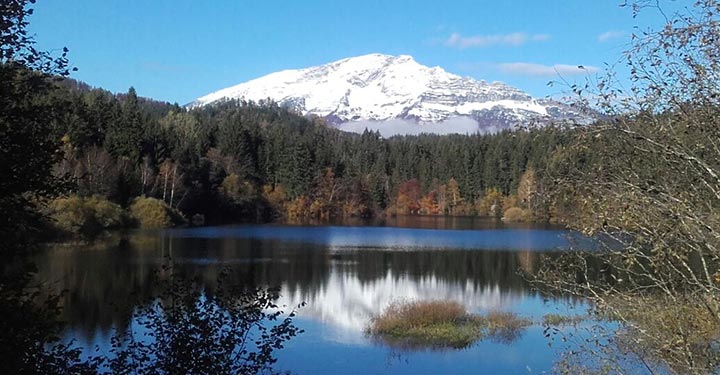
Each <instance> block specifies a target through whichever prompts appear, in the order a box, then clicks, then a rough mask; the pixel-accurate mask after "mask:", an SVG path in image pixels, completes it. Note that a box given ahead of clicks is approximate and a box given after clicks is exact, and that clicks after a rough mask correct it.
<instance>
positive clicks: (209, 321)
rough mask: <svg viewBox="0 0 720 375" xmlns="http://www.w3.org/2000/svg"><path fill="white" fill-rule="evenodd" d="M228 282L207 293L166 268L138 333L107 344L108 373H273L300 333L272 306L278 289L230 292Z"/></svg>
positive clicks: (141, 311) (141, 313)
mask: <svg viewBox="0 0 720 375" xmlns="http://www.w3.org/2000/svg"><path fill="white" fill-rule="evenodd" d="M225 275H226V273H225V272H223V274H221V276H220V277H219V278H218V288H217V290H216V291H215V292H214V293H213V294H210V293H208V292H205V291H203V290H202V288H201V284H200V283H199V282H195V281H189V280H186V279H184V278H182V277H180V276H177V275H175V274H174V272H173V268H172V267H171V266H165V267H163V268H162V269H161V271H160V272H159V276H160V277H161V278H162V277H165V279H164V280H161V282H162V283H163V289H162V292H161V294H160V295H159V296H158V297H157V298H155V299H154V300H153V301H152V302H151V303H149V304H147V305H145V306H143V307H140V308H138V309H137V310H136V311H135V312H134V314H133V318H132V320H133V321H135V322H136V327H132V325H131V326H130V327H128V329H127V330H126V331H125V332H118V333H117V334H116V335H115V336H114V337H113V339H112V349H111V355H110V358H109V359H108V360H107V367H108V368H109V369H110V370H111V373H117V374H126V373H133V374H158V373H160V374H256V373H259V372H270V370H271V365H272V364H274V363H275V362H276V358H275V353H276V351H277V350H279V349H282V348H283V346H284V344H285V342H287V341H288V340H290V339H291V338H293V337H294V336H296V335H297V334H299V333H301V332H302V330H300V329H298V328H297V327H296V326H294V325H293V324H292V318H293V317H294V316H295V312H294V311H292V312H290V313H289V314H287V315H285V314H284V313H283V311H281V310H280V309H279V307H278V306H277V305H275V304H274V302H273V301H275V300H276V299H277V298H278V292H279V290H278V289H258V288H250V289H248V288H238V287H231V286H228V285H225V283H224V278H225ZM298 307H299V306H298ZM138 327H139V328H138Z"/></svg>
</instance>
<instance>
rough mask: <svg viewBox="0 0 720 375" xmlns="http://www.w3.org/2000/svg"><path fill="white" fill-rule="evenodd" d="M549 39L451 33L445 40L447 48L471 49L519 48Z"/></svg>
mask: <svg viewBox="0 0 720 375" xmlns="http://www.w3.org/2000/svg"><path fill="white" fill-rule="evenodd" d="M548 39H550V35H548V34H526V33H510V34H495V35H473V36H462V35H460V34H458V33H453V34H452V35H450V37H449V38H447V39H446V40H445V45H446V46H448V47H457V48H471V47H478V48H480V47H491V46H498V45H499V46H521V45H523V44H525V43H527V42H543V41H546V40H548Z"/></svg>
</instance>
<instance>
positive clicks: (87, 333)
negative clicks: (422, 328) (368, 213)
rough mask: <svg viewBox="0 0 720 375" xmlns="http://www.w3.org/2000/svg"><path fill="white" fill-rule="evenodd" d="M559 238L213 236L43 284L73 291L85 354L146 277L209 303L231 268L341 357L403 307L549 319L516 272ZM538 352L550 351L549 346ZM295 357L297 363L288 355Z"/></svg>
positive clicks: (221, 232) (126, 251)
mask: <svg viewBox="0 0 720 375" xmlns="http://www.w3.org/2000/svg"><path fill="white" fill-rule="evenodd" d="M564 234H566V233H565V232H562V231H557V230H531V229H523V228H496V229H491V230H483V231H471V230H448V231H438V230H430V229H404V228H390V227H363V228H357V227H342V226H336V227H308V226H239V227H216V228H198V229H185V230H174V231H162V232H146V233H136V234H133V235H130V236H125V237H123V238H118V239H113V240H111V241H109V242H108V243H106V244H104V245H96V246H94V247H92V248H82V247H61V248H54V249H50V250H48V251H46V252H45V253H43V254H40V255H38V257H37V260H36V262H37V265H38V268H39V273H38V280H40V281H42V282H48V283H50V284H51V285H52V286H53V287H54V288H55V290H56V291H58V292H59V291H61V290H66V291H67V292H66V293H65V294H64V295H63V300H62V304H63V307H64V310H63V314H64V315H63V318H64V320H66V321H67V322H68V324H69V327H70V328H69V329H70V332H71V335H72V336H74V337H78V338H80V339H81V340H80V342H81V343H84V344H88V343H91V344H95V343H98V341H102V340H103V339H104V338H107V337H108V334H109V332H110V331H111V329H113V328H119V329H125V328H126V327H127V325H128V324H129V322H127V321H126V320H125V319H126V318H127V317H128V316H129V315H130V313H131V311H132V309H133V308H134V307H135V306H133V305H132V304H131V303H129V301H137V300H138V299H139V298H138V297H140V298H142V297H145V296H149V295H153V294H155V293H156V292H157V290H156V288H157V286H156V285H154V283H153V281H152V280H153V278H152V277H151V275H152V273H153V272H154V271H155V270H157V268H158V267H159V265H160V264H161V263H162V262H163V259H164V257H171V258H172V259H173V261H174V262H175V264H176V266H175V269H176V270H178V271H179V272H182V273H184V274H186V275H187V276H189V277H199V278H200V280H202V283H203V284H204V286H205V288H206V290H207V292H208V293H213V291H214V290H215V288H216V285H215V284H216V280H217V276H218V274H219V273H220V272H221V271H222V270H223V269H225V268H227V269H229V270H230V272H229V277H228V278H226V282H227V283H230V284H239V285H247V286H259V287H267V286H280V287H281V288H282V289H281V296H282V297H281V299H280V300H279V301H278V302H279V304H285V305H287V306H295V305H297V304H299V303H300V302H303V301H304V302H307V306H306V307H305V308H304V309H302V310H301V312H300V317H299V321H300V322H301V323H302V324H304V326H303V327H302V328H305V329H306V331H307V332H308V333H307V334H306V335H307V337H309V338H308V339H307V340H310V341H311V343H310V344H308V345H312V346H318V347H324V348H325V349H326V350H331V349H330V348H334V349H332V350H339V347H336V346H333V345H339V344H343V345H360V346H364V347H372V346H373V345H375V344H374V343H373V342H372V340H370V339H368V338H367V337H365V336H364V334H363V329H364V328H365V326H366V325H367V324H368V321H369V319H370V317H371V316H373V315H375V314H378V313H380V312H381V311H382V309H384V308H385V307H386V306H387V305H388V304H390V303H391V302H393V301H396V300H402V299H415V300H438V299H443V300H454V301H458V302H460V303H462V304H463V305H464V306H465V307H466V308H467V309H468V310H469V311H470V312H472V313H485V312H488V311H495V310H503V311H513V312H515V313H518V314H519V315H522V316H526V317H540V316H542V315H543V314H544V313H546V312H547V310H548V307H547V305H546V304H545V302H544V299H543V297H542V296H539V295H537V294H536V293H535V292H533V291H531V289H530V288H529V286H528V285H527V283H526V282H525V281H524V280H523V278H522V277H521V276H520V275H519V272H518V271H519V270H524V271H528V272H532V271H533V270H534V269H535V267H536V264H537V263H538V259H539V257H540V256H541V255H542V254H544V253H546V252H547V251H554V250H557V249H559V248H564V247H567V245H568V243H567V240H566V239H565V238H564V237H563V235H564ZM298 339H299V341H297V342H303V341H302V340H305V339H304V338H302V337H301V338H298ZM531 342H535V343H536V344H537V345H539V346H543V347H544V346H545V345H546V343H545V342H544V341H543V338H542V335H538V337H537V339H535V340H534V341H531ZM321 343H322V344H321ZM332 343H335V344H332ZM523 345H524V344H523ZM291 346H292V345H291ZM288 353H289V354H287V356H288V358H293V355H294V354H292V353H294V352H293V350H292V349H291V350H290V351H288ZM538 358H541V357H538ZM288 361H290V363H291V364H290V366H291V367H290V368H291V369H296V367H300V368H302V367H303V363H304V362H302V361H303V360H302V359H298V361H300V362H299V363H294V362H292V361H291V360H288Z"/></svg>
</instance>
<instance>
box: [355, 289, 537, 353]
mask: <svg viewBox="0 0 720 375" xmlns="http://www.w3.org/2000/svg"><path fill="white" fill-rule="evenodd" d="M531 324H532V322H531V321H530V320H527V319H523V318H520V317H518V316H516V315H515V314H513V313H509V312H491V313H489V314H487V315H485V316H480V315H472V314H469V313H468V312H467V310H465V307H463V306H462V305H461V304H459V303H457V302H453V301H415V302H395V303H393V304H391V305H390V306H388V307H387V308H386V309H385V310H384V311H383V313H382V314H380V315H378V316H376V317H375V318H373V319H372V321H371V323H370V326H369V327H368V328H367V330H366V331H367V333H368V334H369V335H371V336H373V337H374V338H376V339H378V340H380V341H381V342H383V343H385V344H387V345H389V346H392V347H400V348H403V349H423V348H433V349H442V348H453V349H461V348H466V347H468V346H470V345H472V344H473V343H475V342H476V341H478V340H482V339H491V340H494V341H498V342H504V343H510V342H512V341H514V340H515V339H517V338H518V337H520V335H521V334H522V332H523V331H524V329H525V328H526V327H527V326H529V325H531Z"/></svg>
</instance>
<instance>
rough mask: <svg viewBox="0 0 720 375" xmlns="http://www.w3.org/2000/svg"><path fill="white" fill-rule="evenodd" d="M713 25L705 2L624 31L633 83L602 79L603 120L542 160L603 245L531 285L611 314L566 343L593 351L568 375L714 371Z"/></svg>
mask: <svg viewBox="0 0 720 375" xmlns="http://www.w3.org/2000/svg"><path fill="white" fill-rule="evenodd" d="M657 4H658V3H657V2H655V1H653V2H645V1H640V2H636V3H635V4H634V7H633V8H634V10H635V11H646V8H645V6H647V5H652V6H653V7H656V6H657ZM718 35H720V7H719V6H718V3H717V2H716V1H709V0H701V1H696V2H695V3H694V6H693V7H692V8H687V9H684V10H682V11H681V13H677V14H674V15H669V16H668V22H667V24H666V25H665V27H664V28H662V29H660V30H655V31H653V30H651V31H647V32H643V33H638V34H635V35H633V37H632V45H631V48H630V49H629V50H628V51H627V55H626V58H627V65H628V67H629V71H630V73H631V78H632V81H633V82H634V84H633V86H632V87H631V89H630V90H626V89H625V90H620V89H618V87H619V86H617V85H615V82H614V81H613V76H611V77H609V78H608V79H603V80H601V81H600V83H599V87H598V89H597V90H596V91H595V92H593V96H592V98H599V100H600V103H599V104H598V107H599V108H602V109H603V110H604V111H605V113H606V115H607V118H608V120H607V121H603V122H602V123H600V124H598V125H597V126H593V127H588V128H586V129H582V131H580V132H579V133H578V135H577V138H576V140H575V142H574V144H572V145H569V146H568V147H567V148H566V149H564V150H562V151H561V153H560V154H559V155H558V156H557V157H556V158H555V160H554V161H553V163H552V164H551V165H550V172H551V173H552V178H553V181H554V182H555V185H554V186H553V187H552V190H553V191H555V192H558V193H559V194H568V193H571V194H572V196H574V197H578V199H575V203H576V204H577V205H578V206H579V207H580V208H581V213H582V214H581V215H580V216H579V217H577V220H572V221H567V224H568V225H570V226H571V227H572V228H573V229H576V230H579V231H582V232H583V233H585V234H587V235H589V236H594V237H595V238H599V239H602V241H598V247H599V249H597V250H596V251H593V252H592V253H582V252H580V253H573V254H564V255H562V256H560V257H557V258H555V259H553V260H546V261H545V262H544V264H543V267H542V268H541V269H542V271H541V272H540V278H539V279H538V281H539V283H538V284H539V285H542V286H543V287H549V288H550V290H554V291H558V292H561V293H566V294H574V295H580V296H583V297H585V298H588V299H590V301H591V306H592V307H593V310H594V312H595V313H596V314H597V315H598V316H601V317H604V318H607V319H610V320H613V321H615V322H618V323H619V325H618V327H619V328H617V329H613V328H608V329H606V330H602V327H596V328H597V330H595V331H593V332H592V334H593V337H596V338H598V340H595V341H593V343H594V344H595V345H594V346H593V347H590V348H587V347H586V350H585V351H582V352H577V351H576V353H585V354H588V353H594V354H598V356H594V357H593V358H588V357H590V356H586V358H585V359H584V360H582V363H581V366H583V367H590V368H589V369H587V368H585V369H578V368H573V367H566V369H567V371H568V372H573V373H577V372H587V371H594V370H597V369H605V370H607V371H609V372H617V373H622V372H625V371H627V367H626V366H627V365H628V364H632V363H635V364H638V366H642V368H644V369H645V370H647V372H649V373H667V372H670V373H678V374H707V373H715V372H717V371H718V369H720V351H718V348H717V338H718V336H717V333H718V332H720V278H719V277H718V275H719V267H720V220H719V219H718V214H717V213H718V212H720V193H719V192H720V177H719V176H720V148H718V144H720V126H718V118H720V80H718V77H720V43H719V41H720V39H719V38H718ZM586 89H592V87H591V86H590V85H588V86H587V87H582V88H577V93H580V90H583V92H585V91H586ZM583 98H584V99H586V100H589V97H583ZM556 200H562V198H560V199H556ZM575 363H576V364H577V363H578V362H575Z"/></svg>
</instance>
